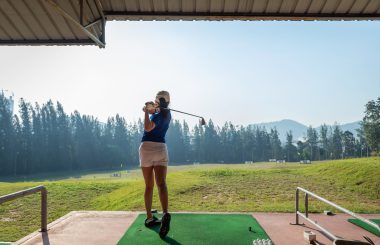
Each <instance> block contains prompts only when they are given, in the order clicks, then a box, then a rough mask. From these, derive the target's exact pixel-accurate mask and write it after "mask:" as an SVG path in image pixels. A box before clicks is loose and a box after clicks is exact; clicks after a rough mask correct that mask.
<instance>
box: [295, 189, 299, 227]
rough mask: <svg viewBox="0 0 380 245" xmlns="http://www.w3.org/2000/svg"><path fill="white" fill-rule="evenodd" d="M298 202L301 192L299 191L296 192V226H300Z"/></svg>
mask: <svg viewBox="0 0 380 245" xmlns="http://www.w3.org/2000/svg"><path fill="white" fill-rule="evenodd" d="M298 200H299V190H298V189H297V190H296V225H298V224H299V217H298V210H299V204H298Z"/></svg>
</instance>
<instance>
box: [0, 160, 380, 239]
mask: <svg viewBox="0 0 380 245" xmlns="http://www.w3.org/2000/svg"><path fill="white" fill-rule="evenodd" d="M110 176H111V173H109V172H105V173H86V174H83V175H79V174H76V175H75V176H72V177H67V176H65V177H64V178H61V180H60V177H59V176H56V177H55V179H56V180H52V181H38V182H32V181H31V182H23V180H22V179H20V180H19V181H20V182H14V183H9V182H8V183H5V182H0V195H4V194H8V193H11V192H15V191H18V190H22V189H25V188H28V187H32V186H37V185H45V186H46V187H47V189H48V192H49V194H48V202H49V203H48V207H49V217H48V219H49V222H52V221H53V220H55V219H57V218H59V217H61V216H63V215H65V214H67V213H68V212H70V211H73V210H140V211H142V210H144V202H143V194H144V182H143V178H142V176H141V173H140V170H134V171H132V172H128V174H125V173H124V174H123V177H122V178H115V177H110ZM379 176H380V158H379V157H377V158H363V159H349V160H338V161H326V162H318V163H313V164H311V165H301V164H298V163H286V164H276V163H255V164H201V165H187V166H178V167H170V169H169V174H168V189H169V202H170V210H171V211H212V212H216V211H242V212H254V211H256V212H293V211H294V195H295V189H296V187H297V186H301V187H304V188H306V189H308V190H310V191H312V192H314V193H316V194H318V195H321V196H323V197H325V198H327V199H328V200H331V201H333V202H336V203H337V204H339V205H342V206H343V207H345V208H348V209H350V210H352V211H354V212H359V213H380V179H379ZM154 195H155V196H154V203H153V208H157V209H160V207H159V201H158V195H157V191H156V192H155V194H154ZM39 198H40V197H39V195H32V196H28V197H25V198H22V199H17V200H15V201H12V202H9V203H5V204H2V205H0V214H1V219H0V221H1V222H0V230H1V233H0V240H5V241H14V240H17V239H19V238H20V237H22V236H24V235H26V234H28V233H30V232H32V231H34V230H37V229H38V226H39V221H38V220H39V215H40V214H39V212H38V211H39V208H40V206H39V205H40V202H39ZM327 208H328V209H331V207H328V206H326V205H323V204H322V203H321V202H318V201H316V200H315V199H311V200H310V211H311V212H321V211H323V210H325V209H327Z"/></svg>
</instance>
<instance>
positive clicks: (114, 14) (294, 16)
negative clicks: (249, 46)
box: [104, 11, 380, 20]
mask: <svg viewBox="0 0 380 245" xmlns="http://www.w3.org/2000/svg"><path fill="white" fill-rule="evenodd" d="M104 14H105V16H106V17H108V18H111V19H112V18H114V19H117V18H121V19H123V18H129V17H130V18H133V19H136V17H137V18H138V17H141V19H150V18H151V19H153V18H157V17H159V18H164V19H165V18H166V19H182V18H189V19H192V20H193V19H216V20H223V19H231V18H232V19H245V20H316V19H321V20H325V19H331V20H333V19H336V20H346V19H347V20H350V19H352V20H357V19H360V20H378V19H380V14H378V13H372V14H360V13H352V14H344V13H335V14H334V13H321V14H318V13H289V14H285V13H224V12H221V13H207V12H204V13H203V12H195V13H194V12H175V13H170V12H146V11H144V12H139V11H104Z"/></svg>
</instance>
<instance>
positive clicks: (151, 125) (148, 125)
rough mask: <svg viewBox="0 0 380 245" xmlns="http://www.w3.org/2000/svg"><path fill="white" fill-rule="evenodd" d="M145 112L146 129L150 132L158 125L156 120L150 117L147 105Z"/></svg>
mask: <svg viewBox="0 0 380 245" xmlns="http://www.w3.org/2000/svg"><path fill="white" fill-rule="evenodd" d="M143 110H144V112H145V118H144V130H145V131H146V132H150V131H152V130H153V129H154V127H155V126H156V125H155V124H154V122H152V121H151V120H150V118H149V112H148V110H147V109H146V107H144V109H143Z"/></svg>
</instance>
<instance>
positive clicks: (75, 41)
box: [0, 39, 96, 46]
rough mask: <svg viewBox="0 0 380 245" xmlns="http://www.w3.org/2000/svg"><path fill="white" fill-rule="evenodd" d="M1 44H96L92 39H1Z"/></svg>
mask: <svg viewBox="0 0 380 245" xmlns="http://www.w3.org/2000/svg"><path fill="white" fill-rule="evenodd" d="M0 45H7V46H17V45H96V43H94V42H93V41H92V40H91V39H60V40H52V39H48V40H0Z"/></svg>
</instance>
